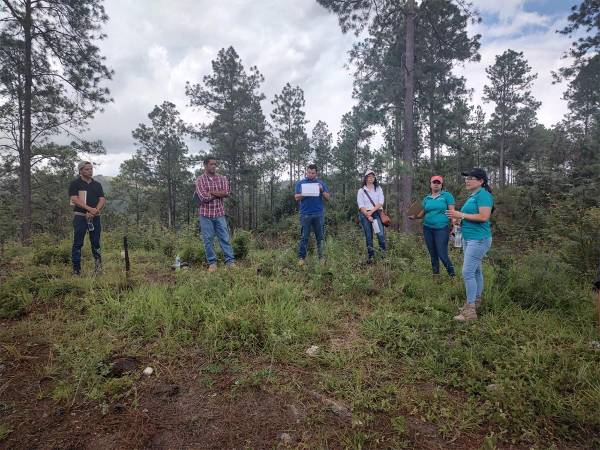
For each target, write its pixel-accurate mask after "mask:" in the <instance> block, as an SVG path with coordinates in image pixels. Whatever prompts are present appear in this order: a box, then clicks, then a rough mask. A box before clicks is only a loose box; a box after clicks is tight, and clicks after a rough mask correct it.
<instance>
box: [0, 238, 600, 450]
mask: <svg viewBox="0 0 600 450" xmlns="http://www.w3.org/2000/svg"><path fill="white" fill-rule="evenodd" d="M109 236H110V235H109ZM239 236H240V237H239V240H240V242H239V245H240V249H239V251H241V252H247V256H246V258H245V259H244V260H242V261H241V263H240V267H238V268H236V269H234V270H227V269H224V268H223V269H221V268H220V269H219V270H218V272H217V273H215V274H208V273H207V272H206V271H204V270H203V269H202V267H201V265H198V264H197V265H196V266H195V267H193V268H192V269H190V270H187V271H186V270H183V271H180V272H177V273H171V272H170V269H169V266H170V264H172V255H173V253H174V251H178V250H177V249H185V251H186V252H187V254H190V255H191V254H194V252H195V251H196V249H198V248H201V247H200V242H199V241H198V240H197V239H196V238H191V237H189V236H183V237H182V236H180V237H178V238H175V237H173V236H171V237H169V238H168V239H167V240H168V242H169V246H170V247H172V248H169V249H165V248H164V246H161V245H160V242H159V238H158V237H156V238H155V240H153V238H151V236H150V237H145V238H143V237H138V238H135V239H133V242H134V245H133V250H132V261H133V272H132V278H131V280H130V283H129V285H126V284H125V283H124V280H123V276H122V274H121V270H122V269H121V267H122V261H121V258H120V250H119V247H118V244H119V240H118V239H116V238H113V239H112V240H111V238H110V237H109V238H108V239H107V241H108V242H109V245H108V246H107V247H108V248H106V249H105V250H104V255H105V275H103V276H102V277H98V278H93V277H83V278H82V279H73V278H72V277H70V275H69V273H68V267H64V266H61V265H50V266H43V267H41V268H40V267H36V266H33V265H28V262H30V261H31V258H32V257H33V254H35V249H33V251H32V250H27V249H20V250H19V252H15V253H14V254H13V255H12V256H11V258H12V259H11V261H12V264H14V265H15V266H16V267H19V269H18V270H16V271H14V272H13V273H12V275H11V277H10V278H8V279H7V280H6V281H7V282H6V283H3V284H2V295H3V297H2V298H9V299H11V302H12V303H11V302H8V301H5V300H3V303H0V312H2V311H9V312H8V313H4V314H5V317H19V316H21V318H20V319H19V320H20V321H21V322H19V324H23V326H14V327H12V328H11V331H7V332H4V335H3V332H2V331H0V336H1V337H2V339H3V341H6V340H9V339H10V333H13V334H18V333H30V334H32V335H34V334H35V335H37V336H39V337H40V339H45V340H46V341H47V342H48V343H50V344H51V346H52V349H53V359H52V364H51V366H50V365H49V366H48V367H46V372H47V373H48V374H51V375H52V377H53V378H54V379H56V380H59V382H58V384H57V385H56V386H55V388H54V389H53V391H52V392H49V393H47V395H48V396H50V397H52V398H54V399H55V400H56V401H61V402H69V403H72V402H74V401H76V399H77V398H78V397H81V396H84V397H87V398H88V399H91V400H92V401H96V402H100V403H102V402H106V401H111V400H114V399H119V398H123V397H126V396H128V395H132V394H131V392H132V390H134V387H135V384H136V383H137V382H138V378H139V375H135V374H133V375H131V376H128V377H124V378H122V379H119V380H114V379H107V378H105V377H103V372H102V367H103V361H104V360H105V359H106V358H107V357H109V356H110V355H114V354H129V355H135V356H138V357H140V358H142V359H148V360H155V359H159V360H163V361H178V360H179V359H180V358H181V357H182V355H186V354H189V353H190V352H198V351H199V352H201V353H202V354H203V355H204V357H205V358H206V359H207V360H208V361H209V362H208V363H207V364H206V365H204V366H203V368H202V369H201V378H200V382H201V383H202V384H203V385H204V386H206V387H207V388H214V380H215V377H217V376H219V374H221V373H222V372H223V371H224V370H227V368H228V366H229V365H230V364H232V363H231V361H233V360H235V359H236V358H238V357H239V358H242V357H243V358H245V359H246V360H247V359H248V358H256V359H258V360H260V361H263V363H264V362H266V363H267V364H268V365H269V367H270V368H268V369H267V368H265V366H264V365H263V366H261V367H256V366H254V367H252V365H248V366H244V365H241V366H240V367H241V368H240V369H239V373H237V372H236V382H235V386H236V389H239V388H246V387H254V386H260V385H269V389H283V390H286V392H296V393H298V392H300V391H301V390H302V389H300V388H299V386H302V383H309V384H310V383H312V384H310V385H307V386H304V388H307V389H319V390H321V391H322V392H323V393H324V395H327V396H328V397H330V398H336V399H340V400H342V401H344V402H346V403H347V404H348V405H349V406H350V407H351V408H352V412H353V423H355V428H356V433H354V434H353V435H349V436H346V437H344V439H345V440H346V441H345V442H346V445H349V446H353V447H356V446H363V447H365V446H376V445H377V444H376V443H377V442H378V439H379V438H380V437H381V435H380V432H379V431H377V430H378V429H379V428H378V427H377V426H375V424H377V423H378V422H381V421H382V420H383V422H382V423H385V424H386V427H387V430H388V431H387V435H388V437H389V436H390V435H391V436H393V439H394V442H395V445H396V446H397V447H398V448H402V447H406V448H410V441H409V435H410V433H409V431H408V428H409V425H408V419H407V418H408V417H410V416H416V417H417V418H418V420H425V421H427V422H430V423H433V424H435V425H436V427H437V430H438V432H439V434H440V435H441V436H442V437H443V438H444V439H447V440H448V441H450V440H455V439H460V438H461V437H465V436H471V435H473V434H478V435H481V436H484V437H485V436H487V438H486V439H485V440H484V444H483V445H484V447H485V448H494V446H495V445H496V444H502V443H513V442H514V443H520V444H525V445H533V446H542V447H543V446H551V445H553V444H556V445H562V446H569V445H571V444H573V445H575V444H577V445H583V446H592V447H593V446H594V445H600V440H599V439H600V415H598V414H597V411H600V351H599V350H597V349H593V348H592V347H591V346H590V342H591V341H593V340H597V339H598V332H597V329H596V325H595V323H594V309H593V304H592V301H591V296H590V294H589V292H588V291H586V289H585V287H584V286H581V285H579V284H577V281H574V280H576V279H575V278H574V277H571V276H569V273H568V272H567V270H568V267H567V266H565V265H564V263H562V262H560V261H559V260H558V259H557V256H555V255H552V254H547V253H545V254H539V255H538V254H535V253H529V254H525V255H510V257H508V256H507V255H506V254H505V253H506V252H505V253H501V252H500V253H498V252H496V254H497V255H498V256H494V258H493V262H494V264H493V265H492V264H490V263H489V262H487V263H486V265H485V279H486V291H485V293H484V299H485V300H484V301H485V303H484V306H483V308H482V310H481V315H480V319H479V320H478V321H477V322H476V323H473V324H468V325H464V324H458V323H455V322H453V321H452V316H453V315H454V314H455V312H456V310H457V308H458V307H459V306H460V305H461V303H462V302H463V301H464V288H463V287H462V284H461V283H452V282H451V281H450V280H448V279H445V278H442V280H443V281H442V282H441V283H434V282H433V281H432V278H431V274H430V267H429V261H428V257H427V254H426V251H425V248H424V246H423V244H422V243H421V242H419V241H418V240H417V239H415V238H414V237H407V236H401V235H396V234H392V235H390V236H389V239H388V241H389V244H390V249H389V251H388V255H387V256H386V257H385V258H384V259H381V260H380V261H379V262H378V263H377V265H376V266H375V267H368V266H365V265H364V264H363V262H364V259H365V257H364V249H363V246H364V244H363V242H362V238H361V236H360V234H359V232H358V230H357V229H348V230H346V231H345V232H344V233H343V236H344V237H343V238H336V239H333V238H330V239H329V240H328V242H327V249H326V251H327V263H326V264H324V265H321V264H319V263H318V262H317V261H316V258H314V256H310V257H309V258H308V260H307V266H306V267H305V268H302V269H301V268H298V267H297V265H296V248H295V247H296V243H295V242H291V241H287V242H286V241H285V240H284V239H280V240H279V241H278V244H277V245H276V246H275V245H271V246H270V245H269V241H268V240H264V239H259V240H258V242H260V245H259V246H258V247H257V246H256V245H255V244H254V241H253V239H252V238H251V237H250V236H249V235H247V234H240V235H239ZM111 241H112V244H110V243H111ZM40 245H44V246H47V245H48V244H47V243H44V242H42V243H41V244H40ZM64 245H65V244H64V243H63V244H61V245H59V247H61V248H62V247H64ZM167 250H168V251H167ZM172 250H173V251H172ZM502 250H504V249H502ZM28 252H29V253H28ZM452 258H453V260H454V261H455V263H459V261H460V258H459V256H458V255H457V254H456V253H454V252H453V253H452ZM90 259H91V258H90V255H89V254H85V253H84V273H90V271H91V261H90ZM196 262H198V261H196ZM457 265H459V264H457ZM26 267H27V269H25V268H26ZM86 271H87V272H86ZM149 274H162V275H161V277H158V278H157V280H158V281H157V280H155V279H154V278H151V277H150V275H149ZM15 299H17V300H15ZM19 302H20V303H19ZM14 304H16V305H17V306H16V307H15V306H14ZM11 305H13V306H11ZM40 306H44V308H40ZM3 308H4V309H3ZM10 311H16V312H15V313H14V314H13V313H11V312H10ZM23 314H25V316H23ZM6 333H9V334H6ZM313 344H316V345H319V346H320V351H319V353H318V354H317V355H316V356H315V357H309V356H307V355H306V354H305V350H306V348H307V347H309V346H310V345H313ZM290 365H291V366H295V367H298V368H301V369H302V370H304V371H307V372H308V373H310V374H311V380H312V381H310V380H304V381H302V382H300V381H298V380H295V379H294V378H293V377H289V378H288V377H286V376H281V373H277V371H276V370H274V369H272V368H271V367H280V368H283V367H286V366H290ZM280 370H283V369H280ZM102 404H104V403H102Z"/></svg>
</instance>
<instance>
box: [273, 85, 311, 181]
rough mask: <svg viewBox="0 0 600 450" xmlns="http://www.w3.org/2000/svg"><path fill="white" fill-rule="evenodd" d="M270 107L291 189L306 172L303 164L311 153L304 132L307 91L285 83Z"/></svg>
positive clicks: (274, 129)
mask: <svg viewBox="0 0 600 450" xmlns="http://www.w3.org/2000/svg"><path fill="white" fill-rule="evenodd" d="M271 103H272V104H273V106H274V107H273V111H272V112H271V120H272V121H273V131H274V135H275V137H276V138H277V141H278V145H279V147H280V148H281V150H282V159H283V160H284V161H285V164H286V165H287V166H288V175H289V177H290V189H292V187H293V185H294V184H293V183H294V180H296V179H297V178H299V177H300V174H301V173H302V171H303V168H302V167H301V165H300V163H301V162H304V161H306V160H307V159H308V153H309V152H310V147H309V146H307V142H308V138H307V136H306V129H305V125H306V123H307V122H308V121H307V120H306V119H305V117H306V113H305V112H304V106H305V101H304V91H303V90H302V89H301V88H300V86H296V87H292V86H291V85H290V84H289V83H286V85H285V86H284V87H283V89H282V90H281V94H276V95H275V98H274V99H273V100H272V101H271Z"/></svg>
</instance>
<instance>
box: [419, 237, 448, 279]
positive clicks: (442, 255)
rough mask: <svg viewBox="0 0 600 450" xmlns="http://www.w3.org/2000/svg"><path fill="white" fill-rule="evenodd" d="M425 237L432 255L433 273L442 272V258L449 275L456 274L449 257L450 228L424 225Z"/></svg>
mask: <svg viewBox="0 0 600 450" xmlns="http://www.w3.org/2000/svg"><path fill="white" fill-rule="evenodd" d="M423 238H424V239H425V244H426V245H427V250H429V256H431V268H432V269H433V273H435V274H438V273H440V260H442V264H443V265H444V267H445V268H446V270H447V271H448V275H450V276H451V277H453V276H454V266H453V265H452V261H450V258H449V257H448V240H449V239H450V228H449V227H447V226H446V227H444V228H430V227H428V226H423Z"/></svg>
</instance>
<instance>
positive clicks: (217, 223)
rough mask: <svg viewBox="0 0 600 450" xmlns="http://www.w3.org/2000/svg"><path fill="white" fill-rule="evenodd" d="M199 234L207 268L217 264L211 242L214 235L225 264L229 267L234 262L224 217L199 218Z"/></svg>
mask: <svg viewBox="0 0 600 450" xmlns="http://www.w3.org/2000/svg"><path fill="white" fill-rule="evenodd" d="M199 222H200V232H201V233H202V240H203V241H204V254H205V255H206V262H207V263H208V265H209V266H212V265H213V264H216V263H217V255H216V253H215V248H214V245H213V241H214V240H215V235H216V236H217V238H218V239H219V244H220V245H221V250H223V256H225V264H227V265H229V264H232V263H233V262H234V256H233V248H232V247H231V244H230V243H229V228H228V227H227V221H226V220H225V216H221V217H204V216H200V220H199Z"/></svg>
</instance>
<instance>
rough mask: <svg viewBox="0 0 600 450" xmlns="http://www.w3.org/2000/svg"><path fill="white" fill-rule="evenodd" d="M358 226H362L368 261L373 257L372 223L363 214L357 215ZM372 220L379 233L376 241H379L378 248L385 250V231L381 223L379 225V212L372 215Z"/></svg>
mask: <svg viewBox="0 0 600 450" xmlns="http://www.w3.org/2000/svg"><path fill="white" fill-rule="evenodd" d="M358 218H359V220H360V224H361V225H362V229H363V232H364V233H365V241H366V242H367V254H368V255H369V259H371V258H372V257H373V254H374V251H373V222H369V219H367V218H366V217H365V215H364V214H363V213H358ZM373 220H376V221H377V223H378V224H379V233H377V240H378V241H379V248H380V249H381V250H385V231H384V229H383V223H381V217H380V215H379V212H376V213H375V214H373Z"/></svg>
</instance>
